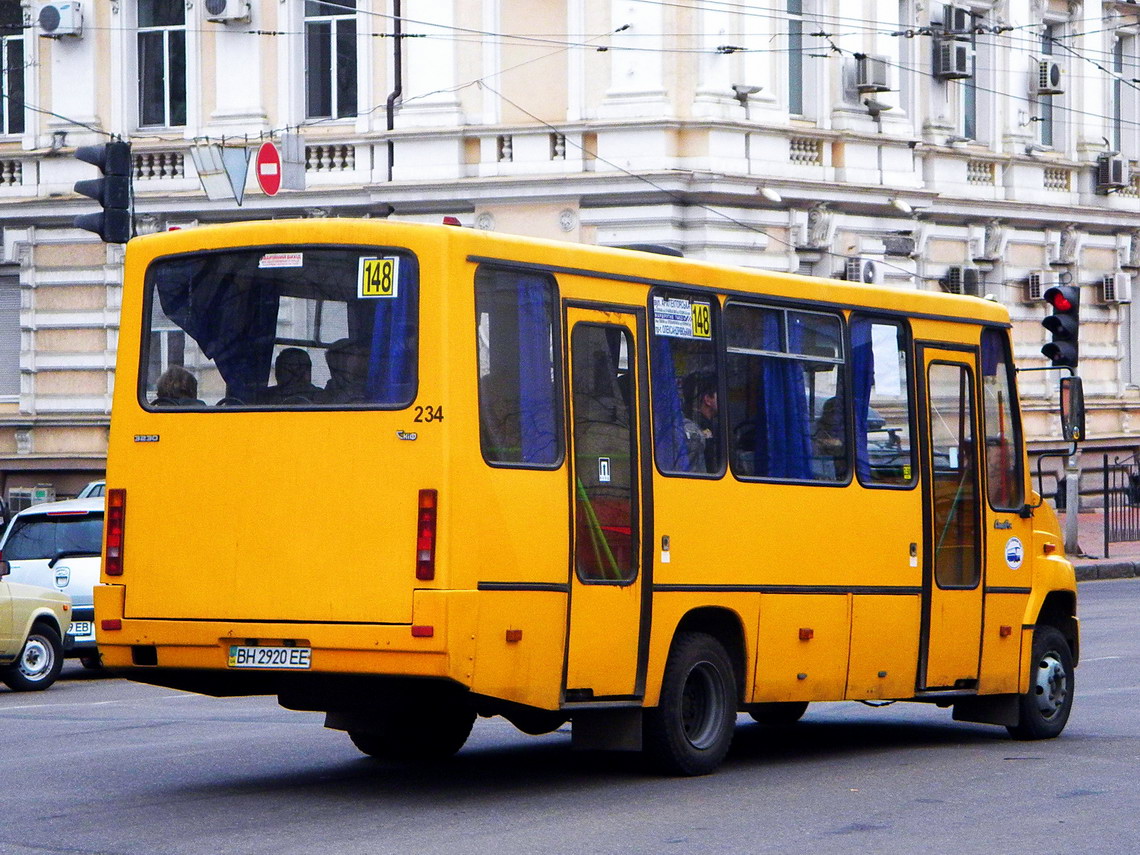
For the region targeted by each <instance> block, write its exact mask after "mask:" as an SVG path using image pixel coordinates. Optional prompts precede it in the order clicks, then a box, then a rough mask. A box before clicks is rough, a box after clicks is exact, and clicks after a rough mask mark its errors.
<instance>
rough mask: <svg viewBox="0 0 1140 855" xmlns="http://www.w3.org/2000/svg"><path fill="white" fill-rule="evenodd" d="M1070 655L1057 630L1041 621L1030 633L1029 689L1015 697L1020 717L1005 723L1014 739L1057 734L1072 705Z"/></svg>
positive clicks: (1065, 720) (1071, 656)
mask: <svg viewBox="0 0 1140 855" xmlns="http://www.w3.org/2000/svg"><path fill="white" fill-rule="evenodd" d="M1073 688H1074V682H1073V654H1072V651H1071V650H1070V649H1069V642H1068V641H1066V640H1065V636H1063V635H1062V634H1061V632H1060V630H1058V629H1056V628H1055V627H1052V626H1049V625H1047V624H1042V625H1039V626H1038V627H1037V629H1036V630H1034V632H1033V659H1032V662H1031V670H1030V674H1029V691H1028V692H1026V693H1025V694H1024V695H1022V696H1021V697H1020V698H1019V699H1018V712H1019V720H1018V723H1017V724H1016V725H1011V726H1008V727H1007V728H1006V729H1007V730H1008V731H1009V734H1010V736H1012V737H1014V738H1015V739H1052V738H1053V737H1055V736H1060V734H1061V731H1062V730H1064V729H1065V723H1066V722H1068V720H1069V712H1070V710H1071V709H1072V707H1073Z"/></svg>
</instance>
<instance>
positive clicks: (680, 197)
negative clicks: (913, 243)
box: [477, 83, 915, 276]
mask: <svg viewBox="0 0 1140 855" xmlns="http://www.w3.org/2000/svg"><path fill="white" fill-rule="evenodd" d="M477 85H479V86H482V87H484V88H486V89H488V90H490V91H491V92H492V93H494V94H495V95H497V96H498V97H499V98H501V99H502V100H503V101H505V102H506V103H508V104H510V105H511V106H512V107H514V108H515V109H516V110H518V111H519V112H521V113H523V114H524V115H526V116H529V117H530V118H531V119H533V120H534V121H535V122H537V123H538V124H540V125H542V126H543V127H545V128H547V129H549V130H551V131H554V132H556V133H560V131H559V129H558V128H557V127H556V126H555V125H552V124H550V122H547V121H546V120H545V119H542V118H539V117H538V116H536V115H534V113H531V112H530V111H529V110H527V109H526V108H525V107H523V106H521V105H520V104H517V103H516V102H514V101H512V100H511V99H510V98H508V97H507V96H506V95H504V94H503V93H502V92H500V91H498V90H497V89H495V88H494V87H493V86H491V85H490V84H488V83H479V84H477ZM566 144H567V145H569V146H573V147H574V148H576V149H578V150H579V151H582V152H586V148H585V147H584V146H582V145H579V144H578V143H577V142H575V141H574V140H572V139H570V138H569V137H566ZM588 153H590V154H591V155H592V156H593V157H594V159H595V160H598V161H600V162H601V163H604V164H606V166H609V167H611V168H613V169H616V170H617V171H619V172H621V173H623V174H625V175H627V176H629V177H630V178H633V179H635V180H637V181H641V182H643V183H645V184H648V185H649V186H650V187H652V188H653V189H654V190H657V191H658V192H660V193H663V194H664V195H666V196H668V197H669V198H670V199H672V200H673V201H675V202H676V203H678V204H680V205H685V206H688V207H692V208H697V209H699V210H702V211H706V212H707V213H710V214H712V215H714V216H717V217H720V218H721V219H723V220H725V221H727V222H730V223H732V224H733V225H735V226H739V227H740V228H741V229H743V230H745V231H748V232H753V233H755V234H759V235H763V236H764V237H766V238H768V239H769V240H772V241H775V242H776V243H778V244H780V245H781V246H783V247H786V248H788V249H795V245H794V244H792V243H791V242H790V241H786V240H783V239H782V238H779V237H777V236H776V235H773V234H770V233H769V232H767V231H765V230H764V229H763V228H761V227H759V226H755V225H753V224H752V223H747V222H745V221H743V220H740V219H737V218H736V217H733V216H732V215H730V214H726V213H725V212H724V211H721V210H718V209H717V208H714V207H713V206H711V205H706V204H704V203H703V202H694V201H692V200H691V199H689V198H688V197H687V196H686V195H685V194H683V193H679V192H677V191H675V190H670V189H669V188H668V187H662V186H661V185H660V184H657V183H656V182H654V181H653V180H651V179H649V178H647V177H645V176H644V175H640V174H638V173H636V172H634V171H632V170H629V169H626V168H625V167H624V166H621V165H620V164H617V163H614V162H613V161H611V160H607V159H606V158H604V157H601V156H600V155H599V154H597V152H588ZM820 252H821V253H822V254H823V255H826V256H829V257H831V258H833V259H836V260H840V261H844V262H845V261H846V260H847V256H845V255H840V254H839V253H837V252H832V251H831V250H827V249H824V250H820ZM881 264H882V266H883V267H888V268H891V269H893V270H897V271H899V272H900V273H903V274H905V275H906V276H914V275H915V274H914V273H913V272H912V271H910V270H907V269H906V268H905V267H901V266H900V265H897V264H892V263H891V262H889V261H883V262H881Z"/></svg>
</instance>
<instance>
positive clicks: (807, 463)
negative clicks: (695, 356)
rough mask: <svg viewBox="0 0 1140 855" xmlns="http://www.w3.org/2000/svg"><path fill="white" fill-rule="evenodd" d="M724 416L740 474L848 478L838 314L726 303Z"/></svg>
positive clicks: (825, 479)
mask: <svg viewBox="0 0 1140 855" xmlns="http://www.w3.org/2000/svg"><path fill="white" fill-rule="evenodd" d="M725 330H726V333H725V335H726V338H727V352H728V408H727V409H728V418H729V426H730V429H731V433H730V436H731V440H730V441H731V461H732V469H733V472H734V473H735V474H736V475H738V476H740V477H746V478H747V477H754V478H775V479H781V480H797V481H821V482H827V483H832V484H839V483H844V482H846V481H847V480H848V479H849V478H850V459H849V455H848V439H847V437H848V435H849V429H848V425H847V410H848V406H847V391H846V383H845V371H846V365H845V360H844V350H843V323H842V320H841V319H840V318H839V317H838V316H837V315H831V314H825V313H822V312H807V311H793V310H789V309H777V308H773V307H767V306H749V305H743V304H739V303H731V304H729V305H728V306H727V307H726V309H725Z"/></svg>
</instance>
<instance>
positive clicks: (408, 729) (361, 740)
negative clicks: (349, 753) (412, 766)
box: [348, 705, 475, 763]
mask: <svg viewBox="0 0 1140 855" xmlns="http://www.w3.org/2000/svg"><path fill="white" fill-rule="evenodd" d="M474 724H475V712H474V711H473V710H470V709H467V708H466V707H462V706H454V707H431V708H424V707H419V706H415V705H409V706H406V707H401V708H399V709H392V710H388V711H385V712H384V713H383V714H381V715H380V716H378V717H377V719H376V721H375V723H374V724H373V725H372V726H370V727H369V728H368V730H349V731H348V737H349V739H351V740H352V744H353V745H355V746H356V747H357V748H359V749H360V750H361V751H363V752H364V753H365V754H367V755H368V756H370V757H375V758H377V759H378V760H393V761H396V762H399V763H418V762H420V763H422V762H427V763H430V762H434V761H440V760H446V759H447V758H448V757H451V756H452V755H453V754H455V752H457V751H458V750H459V749H460V748H462V747H463V744H464V743H465V742H466V741H467V737H468V736H470V735H471V727H472V725H474Z"/></svg>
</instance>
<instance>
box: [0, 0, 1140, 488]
mask: <svg viewBox="0 0 1140 855" xmlns="http://www.w3.org/2000/svg"><path fill="white" fill-rule="evenodd" d="M0 81H2V86H3V91H2V93H0V95H2V98H0V104H2V107H0V228H2V231H3V248H2V255H0V496H3V497H5V498H7V499H10V500H14V502H15V503H16V504H17V505H19V504H21V503H22V502H24V501H26V500H27V498H28V497H29V496H30V495H31V492H32V491H33V490H34V489H35V488H37V487H39V488H40V490H41V494H42V493H43V492H44V491H51V490H53V491H54V492H55V494H56V495H60V496H62V495H69V494H74V492H76V491H77V490H78V489H79V488H80V487H81V486H82V484H83V483H84V482H85V481H86V480H88V479H90V478H94V477H98V476H99V475H100V473H101V471H102V469H103V465H104V460H105V448H106V432H107V425H108V420H109V413H110V404H111V390H112V387H113V383H114V356H115V350H116V344H117V334H118V305H119V294H120V288H121V276H122V253H123V248H122V247H121V246H119V245H107V244H103V243H102V242H100V241H99V240H98V239H97V238H96V236H94V235H92V234H90V233H88V232H85V231H82V230H78V229H76V228H74V227H73V226H72V225H71V221H72V219H73V218H74V217H75V216H76V215H77V214H80V213H87V212H91V211H92V210H96V207H95V205H94V204H93V203H92V201H91V200H90V199H87V198H85V197H83V196H80V195H77V194H76V193H75V192H74V190H73V185H74V182H75V181H76V180H79V179H83V178H90V177H94V175H95V173H94V171H93V170H92V168H91V167H90V166H88V165H86V164H84V163H82V162H80V161H78V160H76V158H75V157H74V152H75V148H76V147H77V146H81V145H90V144H97V143H101V142H106V141H108V140H109V139H111V138H114V137H121V138H122V139H126V140H129V141H130V142H131V143H132V162H133V177H134V221H135V228H136V229H137V231H138V232H139V233H145V232H148V231H154V230H160V229H166V228H172V227H183V228H189V227H193V226H195V225H197V224H200V223H202V224H204V223H213V222H223V221H231V220H239V219H251V218H268V217H273V218H281V217H339V216H365V217H392V218H399V219H405V220H421V221H429V222H439V221H440V218H441V217H443V216H455V217H458V218H459V220H460V221H461V222H462V223H463V224H464V225H466V226H469V227H473V228H479V229H494V230H499V231H506V232H515V233H523V234H530V235H535V236H540V237H548V238H557V239H564V240H572V241H585V242H590V243H597V244H604V245H627V244H644V243H655V244H664V245H667V246H671V247H674V248H676V249H679V250H681V251H682V252H684V253H685V254H686V255H688V256H690V257H696V258H703V259H709V260H714V261H718V262H726V263H730V264H736V265H743V266H749V267H759V268H766V269H772V270H784V271H800V272H806V273H811V274H814V275H818V276H828V277H846V278H850V277H857V278H861V279H866V280H870V281H878V282H882V283H883V284H885V285H887V286H889V287H896V288H921V289H935V290H937V289H943V290H952V291H959V292H963V293H970V294H975V295H978V296H979V297H988V298H992V299H996V300H999V301H1001V302H1003V303H1005V304H1007V305H1008V306H1009V308H1010V310H1011V312H1012V314H1013V318H1014V336H1015V343H1016V355H1017V358H1018V359H1019V362H1020V364H1021V365H1023V366H1024V367H1035V366H1041V365H1043V364H1044V361H1043V360H1042V358H1041V357H1040V353H1039V351H1040V347H1041V345H1042V344H1043V343H1044V342H1045V340H1046V333H1045V331H1044V330H1043V329H1042V327H1041V325H1040V320H1041V318H1042V317H1044V314H1045V307H1044V304H1043V303H1042V301H1041V293H1042V291H1043V290H1044V289H1045V288H1047V287H1049V286H1050V285H1052V284H1061V283H1072V284H1077V285H1079V286H1080V288H1081V292H1082V319H1083V323H1082V331H1081V373H1082V375H1083V376H1084V377H1085V381H1086V395H1087V397H1088V400H1089V405H1090V413H1089V415H1090V422H1089V431H1090V435H1091V441H1090V443H1089V447H1090V448H1096V449H1101V448H1103V449H1106V450H1111V451H1112V452H1113V453H1118V454H1128V453H1131V452H1132V451H1133V450H1134V449H1135V448H1136V447H1138V446H1140V422H1138V420H1137V419H1136V418H1135V417H1136V415H1137V414H1140V318H1137V319H1135V320H1134V318H1133V311H1132V308H1131V291H1132V289H1133V286H1134V285H1136V284H1137V283H1136V281H1135V280H1136V276H1137V273H1138V272H1140V178H1137V177H1134V175H1133V173H1135V174H1136V175H1140V168H1138V166H1137V162H1136V161H1137V159H1140V6H1137V5H1136V4H1135V3H1131V2H1119V3H1117V2H1095V3H1094V2H1086V3H1082V2H1058V1H1057V0H999V2H959V3H957V4H955V5H947V4H943V3H929V2H925V0H864V2H861V3H858V4H850V3H843V4H841V3H839V2H838V0H766V2H733V3H727V2H714V0H669V1H668V2H667V0H549V2H542V3H537V2H533V0H482V2H458V0H198V2H186V0H81V2H78V3H76V2H72V1H71V0H59V1H58V2H32V3H28V2H21V0H0ZM266 140H278V141H283V142H284V141H286V140H290V141H291V143H290V144H294V145H299V146H300V156H299V158H298V161H299V163H302V164H303V166H301V167H298V168H300V169H301V173H302V174H303V179H302V181H301V185H303V189H291V190H282V191H281V192H280V193H279V194H277V195H274V196H270V195H266V194H265V193H264V192H262V191H261V189H260V188H259V186H258V182H257V181H256V176H255V175H254V170H253V169H252V168H250V169H249V171H248V173H247V174H246V175H245V177H244V179H241V178H240V177H239V178H238V179H237V183H238V192H237V193H236V194H235V193H234V192H233V191H232V187H231V191H230V192H229V193H228V194H227V193H226V192H224V190H225V184H224V183H223V184H222V185H221V186H222V188H223V192H221V193H219V192H216V191H211V192H210V193H207V192H206V190H205V189H204V188H205V187H206V186H207V184H208V183H209V181H208V179H209V173H210V172H211V170H212V169H213V171H214V177H215V179H217V177H218V175H222V176H224V177H226V176H227V174H226V173H224V172H223V171H220V169H219V168H217V163H218V162H219V156H220V155H223V154H224V155H225V158H226V159H228V161H229V162H230V163H231V164H233V163H234V162H235V161H234V158H235V157H236V159H237V162H240V161H241V160H242V159H243V156H244V155H245V153H246V152H249V151H251V150H253V149H254V148H256V146H257V145H258V144H260V143H261V142H263V141H266ZM212 163H213V164H214V166H213V167H212V166H211V164H212ZM200 173H201V174H200ZM227 180H228V177H227ZM215 186H217V185H216V184H215ZM238 197H241V198H240V204H239V198H238ZM1021 380H1022V382H1021V389H1022V395H1023V400H1024V411H1025V416H1026V423H1027V432H1028V434H1029V438H1030V441H1031V445H1032V447H1033V448H1035V449H1036V450H1044V449H1048V448H1055V447H1057V443H1055V442H1054V441H1053V438H1054V437H1056V435H1057V433H1058V431H1057V427H1056V425H1055V422H1054V419H1055V415H1054V414H1055V410H1056V397H1055V375H1052V374H1049V373H1046V372H1041V373H1028V374H1023V375H1022V378H1021Z"/></svg>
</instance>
